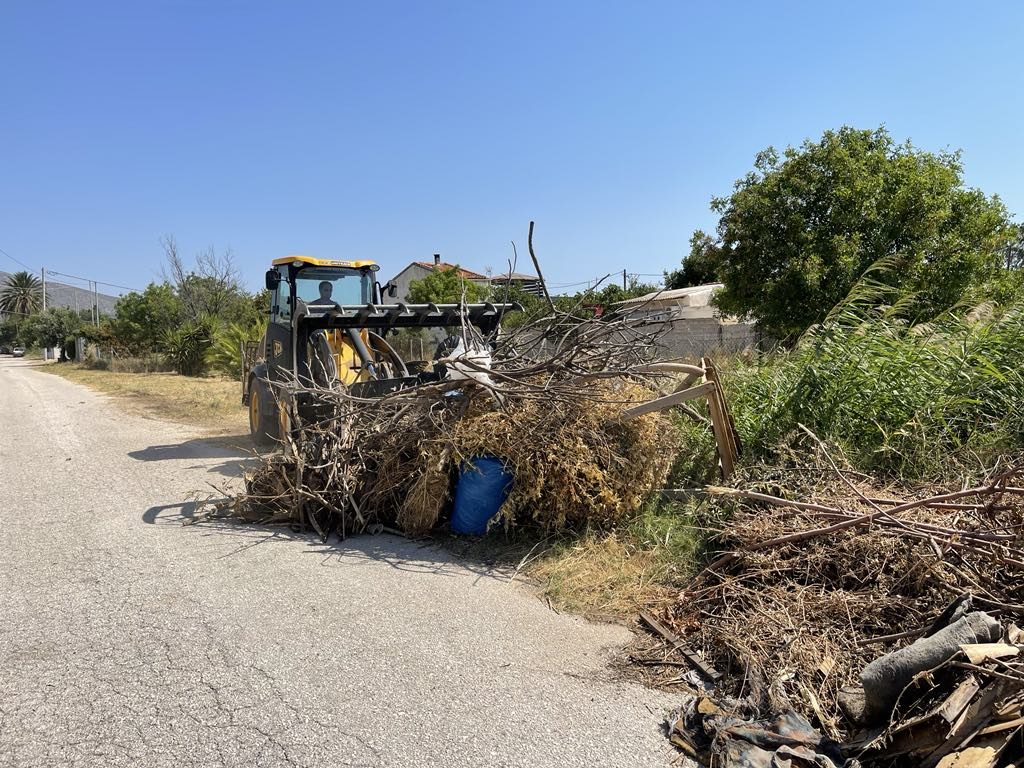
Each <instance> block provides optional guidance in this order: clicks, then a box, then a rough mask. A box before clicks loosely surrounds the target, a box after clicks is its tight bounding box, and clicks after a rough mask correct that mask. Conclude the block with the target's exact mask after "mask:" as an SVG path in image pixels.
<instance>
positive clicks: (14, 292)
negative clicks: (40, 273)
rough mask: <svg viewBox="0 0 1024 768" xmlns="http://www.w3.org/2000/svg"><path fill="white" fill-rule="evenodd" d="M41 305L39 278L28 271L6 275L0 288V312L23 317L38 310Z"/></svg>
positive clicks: (41, 296) (41, 292)
mask: <svg viewBox="0 0 1024 768" xmlns="http://www.w3.org/2000/svg"><path fill="white" fill-rule="evenodd" d="M42 305H43V287H42V284H41V283H40V282H39V278H38V277H36V276H35V275H33V274H31V273H29V272H15V273H14V274H13V275H8V277H7V282H6V283H5V284H4V286H3V288H0V312H5V313H8V314H11V315H18V316H20V317H24V316H25V315H31V314H32V313H33V312H38V311H39V310H40V309H41V308H42Z"/></svg>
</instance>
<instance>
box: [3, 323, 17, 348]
mask: <svg viewBox="0 0 1024 768" xmlns="http://www.w3.org/2000/svg"><path fill="white" fill-rule="evenodd" d="M18 319H19V318H17V317H7V318H3V319H0V347H5V348H6V347H13V346H14V345H15V344H16V343H17V339H18V326H19V323H18Z"/></svg>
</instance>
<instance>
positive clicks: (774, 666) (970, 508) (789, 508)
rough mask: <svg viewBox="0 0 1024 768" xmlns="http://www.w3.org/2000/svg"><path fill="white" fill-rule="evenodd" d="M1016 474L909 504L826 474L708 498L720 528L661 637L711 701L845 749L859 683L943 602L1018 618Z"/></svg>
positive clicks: (751, 484) (914, 498)
mask: <svg viewBox="0 0 1024 768" xmlns="http://www.w3.org/2000/svg"><path fill="white" fill-rule="evenodd" d="M823 463H824V462H823ZM1022 475H1024V464H1019V463H1018V464H1013V465H1012V466H1004V467H1003V468H1001V469H998V470H996V471H994V472H993V473H992V474H991V476H990V477H988V478H987V479H986V480H985V481H984V482H981V483H978V484H976V485H973V486H970V487H961V488H954V489H934V488H932V489H927V490H922V491H919V492H916V493H913V494H909V495H908V494H907V492H906V491H904V492H902V493H900V492H899V491H898V490H894V489H893V488H879V487H878V486H877V485H876V484H873V483H871V482H870V481H869V480H868V478H867V477H866V476H860V475H858V474H857V473H854V472H850V471H847V470H842V471H841V470H838V469H830V468H826V469H825V470H815V469H805V470H804V471H801V472H797V473H795V474H794V473H792V472H782V471H780V472H779V473H778V474H776V475H775V476H772V475H771V474H770V473H767V474H766V473H765V472H764V471H762V472H759V473H758V476H757V480H756V481H754V480H752V479H751V480H749V481H747V482H740V483H737V484H736V485H735V487H732V488H711V489H709V490H710V491H711V493H712V494H713V496H714V497H715V498H717V499H718V500H720V501H721V502H722V503H723V504H725V505H729V506H732V507H733V516H732V517H731V519H730V521H729V524H728V527H727V528H726V529H725V530H723V531H721V532H720V533H718V535H717V536H716V537H715V538H714V539H713V541H712V547H713V549H714V550H715V551H716V556H715V557H714V559H713V560H712V562H710V563H709V564H708V565H707V566H706V568H705V569H704V570H703V571H702V572H701V573H700V574H699V575H698V576H697V578H696V579H695V580H694V582H693V583H692V584H691V585H689V586H688V587H687V588H686V589H685V590H684V591H683V592H682V593H681V595H680V596H679V600H678V603H677V606H676V608H675V610H674V611H673V612H672V614H671V619H672V624H673V625H674V628H675V629H676V631H678V632H679V633H680V634H681V635H683V636H684V637H685V638H686V639H687V640H688V642H690V643H691V645H692V646H693V647H694V648H696V649H699V650H700V652H701V653H702V655H703V656H704V658H705V659H707V660H709V661H711V662H712V663H713V664H714V665H715V666H717V668H718V669H719V670H721V671H723V672H724V673H725V676H726V678H725V679H726V681H727V682H726V685H724V686H722V687H720V689H719V690H720V691H721V692H723V693H726V694H727V695H732V696H736V697H738V698H740V699H742V700H744V701H746V702H748V703H749V704H750V706H751V708H752V711H754V712H758V713H760V714H762V715H764V714H766V713H778V712H785V711H791V710H795V711H797V712H799V713H800V714H802V715H804V716H806V717H807V718H808V720H809V721H810V722H815V723H818V724H819V725H820V727H821V728H822V730H823V731H824V732H825V733H827V734H829V735H830V736H832V737H833V738H836V739H839V738H850V737H852V736H853V734H855V733H856V732H858V730H859V727H858V726H859V725H860V724H859V723H856V722H855V718H851V717H850V713H849V712H848V708H844V706H842V704H843V702H844V697H846V696H849V695H852V694H854V693H856V690H857V686H858V685H859V683H860V682H861V681H860V675H861V672H862V670H863V669H864V668H865V666H866V665H867V664H868V663H869V662H871V661H872V660H874V659H877V658H878V657H880V656H882V655H883V654H886V653H887V652H890V651H893V650H894V649H897V648H901V647H905V646H907V645H908V644H910V643H912V642H913V641H915V640H916V639H918V638H920V637H923V636H925V635H928V634H930V632H932V631H934V630H935V629H937V628H938V626H939V625H937V624H935V621H936V619H937V618H938V617H940V616H941V615H942V613H943V611H944V609H946V608H947V606H949V605H950V604H951V603H953V602H954V601H956V600H958V599H961V600H962V599H963V596H965V595H969V596H970V600H971V604H972V606H973V609H974V610H979V611H985V612H986V613H988V614H989V615H991V616H993V617H996V618H999V619H1001V620H1002V621H1003V622H1004V624H1006V625H1009V623H1010V622H1017V623H1020V622H1021V621H1022V619H1024V533H1022V531H1024V488H1021V487H1020V485H1021V477H1022ZM993 674H994V675H998V674H999V673H998V672H995V673H993ZM1014 674H1015V675H1017V677H1018V678H1019V681H1018V683H1017V685H1016V688H1015V689H1014V690H1016V691H1017V692H1018V695H1019V694H1020V693H1021V692H1022V691H1024V671H1019V672H1015V673H1014ZM990 679H991V680H995V679H996V677H994V676H990ZM949 693H950V690H947V691H946V692H945V694H946V695H948V694H949ZM903 714H904V715H906V713H903ZM911 714H914V715H918V714H920V713H918V712H914V713H911ZM892 716H893V718H894V721H893V722H892V723H890V724H889V725H890V727H891V728H895V727H896V726H897V725H899V722H898V721H899V719H900V718H899V716H898V713H895V712H894V713H893V715H892ZM876 735H877V734H876Z"/></svg>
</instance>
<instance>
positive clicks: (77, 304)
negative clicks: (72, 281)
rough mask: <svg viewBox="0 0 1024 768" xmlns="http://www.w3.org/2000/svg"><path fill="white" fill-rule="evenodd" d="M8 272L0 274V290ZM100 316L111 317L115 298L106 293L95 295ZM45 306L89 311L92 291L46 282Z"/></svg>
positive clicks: (8, 274)
mask: <svg viewBox="0 0 1024 768" xmlns="http://www.w3.org/2000/svg"><path fill="white" fill-rule="evenodd" d="M9 276H10V273H9V272H0V288H2V287H3V286H4V285H5V284H6V283H7V278H8V277H9ZM97 298H98V300H99V305H100V314H101V315H113V314H114V304H115V303H116V302H117V299H118V297H117V296H110V295H109V294H106V293H100V294H98V295H97ZM46 306H47V307H68V308H69V309H89V307H91V306H92V291H89V290H87V289H85V288H77V287H75V286H73V285H64V283H55V282H53V281H52V280H47V281H46Z"/></svg>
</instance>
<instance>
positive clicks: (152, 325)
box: [111, 282, 184, 355]
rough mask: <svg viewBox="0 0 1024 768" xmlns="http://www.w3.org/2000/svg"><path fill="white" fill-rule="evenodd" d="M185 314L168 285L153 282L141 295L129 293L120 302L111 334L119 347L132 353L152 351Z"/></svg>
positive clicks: (116, 308) (112, 323)
mask: <svg viewBox="0 0 1024 768" xmlns="http://www.w3.org/2000/svg"><path fill="white" fill-rule="evenodd" d="M183 311H184V310H183V307H182V303H181V301H180V300H179V299H178V296H177V294H176V293H175V292H174V289H173V287H172V286H171V285H170V284H169V283H166V282H164V283H150V284H149V286H147V287H146V290H145V291H143V292H142V293H129V294H126V295H124V296H122V297H121V298H120V299H118V300H117V304H116V305H115V316H114V319H113V320H112V321H111V333H112V335H113V337H114V338H115V339H117V346H119V347H121V348H123V349H126V350H128V351H129V352H130V353H131V354H136V355H137V354H142V353H145V352H153V351H155V350H157V349H158V348H159V347H160V344H161V341H162V339H163V334H164V332H165V331H167V330H168V329H171V328H175V327H177V326H178V324H179V323H180V322H181V320H182V314H183Z"/></svg>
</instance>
